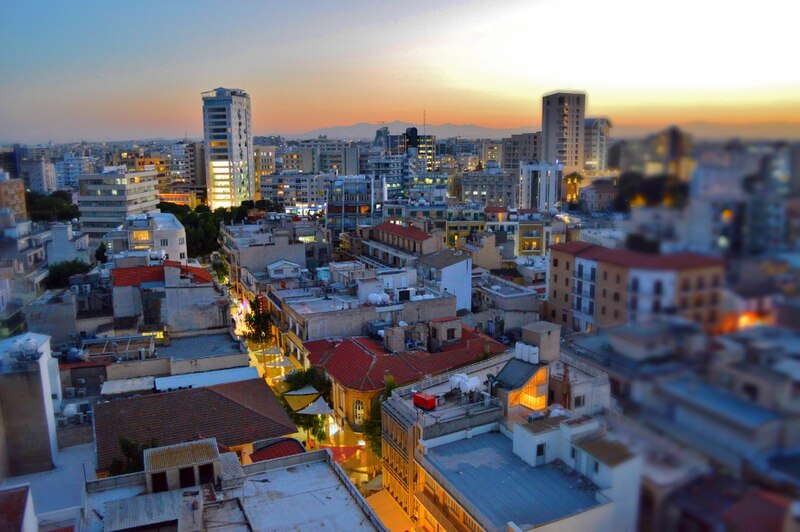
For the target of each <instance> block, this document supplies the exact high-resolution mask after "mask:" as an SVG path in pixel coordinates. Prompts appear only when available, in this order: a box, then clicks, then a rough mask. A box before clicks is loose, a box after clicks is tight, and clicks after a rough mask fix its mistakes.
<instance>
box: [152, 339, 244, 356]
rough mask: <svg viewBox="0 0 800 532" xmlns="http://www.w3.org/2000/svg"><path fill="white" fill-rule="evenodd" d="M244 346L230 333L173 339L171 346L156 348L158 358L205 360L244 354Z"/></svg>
mask: <svg viewBox="0 0 800 532" xmlns="http://www.w3.org/2000/svg"><path fill="white" fill-rule="evenodd" d="M242 349H243V348H242V344H241V343H240V342H239V341H237V340H234V339H233V338H232V337H231V335H230V334H228V333H218V334H206V335H202V336H187V337H184V338H172V339H171V340H170V345H160V346H158V347H157V348H156V351H157V353H158V358H174V359H189V358H205V357H215V356H222V355H231V354H240V353H244V351H243V350H242Z"/></svg>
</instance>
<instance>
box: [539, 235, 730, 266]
mask: <svg viewBox="0 0 800 532" xmlns="http://www.w3.org/2000/svg"><path fill="white" fill-rule="evenodd" d="M550 249H551V250H553V251H561V252H565V253H569V254H571V255H574V256H576V257H579V258H583V259H589V260H596V261H598V262H607V263H610V264H616V265H618V266H626V267H628V268H638V269H646V270H691V269H697V268H711V267H722V266H723V265H724V262H723V261H722V259H720V258H718V257H711V256H707V255H701V254H699V253H672V254H667V255H658V254H650V253H642V252H639V251H630V250H627V249H610V248H605V247H603V246H598V245H595V244H590V243H588V242H566V243H564V244H555V245H553V246H551V247H550Z"/></svg>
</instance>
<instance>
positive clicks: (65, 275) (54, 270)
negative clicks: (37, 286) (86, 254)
mask: <svg viewBox="0 0 800 532" xmlns="http://www.w3.org/2000/svg"><path fill="white" fill-rule="evenodd" d="M47 269H48V275H47V288H66V287H67V286H68V285H69V278H70V277H72V276H73V275H78V274H80V273H86V272H88V271H89V270H91V269H92V266H91V265H90V264H86V263H85V262H83V261H82V260H80V259H73V260H66V261H63V262H57V263H55V264H51V265H50V266H49V267H48V268H47Z"/></svg>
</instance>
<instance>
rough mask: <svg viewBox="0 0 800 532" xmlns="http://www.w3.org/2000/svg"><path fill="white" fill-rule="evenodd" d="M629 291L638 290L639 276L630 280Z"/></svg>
mask: <svg viewBox="0 0 800 532" xmlns="http://www.w3.org/2000/svg"><path fill="white" fill-rule="evenodd" d="M631 291H632V292H638V291H639V278H638V277H634V278H633V280H632V281H631Z"/></svg>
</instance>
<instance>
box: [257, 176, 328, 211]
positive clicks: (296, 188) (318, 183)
mask: <svg viewBox="0 0 800 532" xmlns="http://www.w3.org/2000/svg"><path fill="white" fill-rule="evenodd" d="M333 179H334V175H333V174H304V173H303V172H297V171H294V172H281V173H280V174H267V175H264V176H262V177H261V198H262V199H265V200H267V201H271V202H274V203H277V204H279V205H281V206H282V207H283V210H284V211H285V212H289V213H292V214H297V215H302V216H307V215H310V214H318V213H321V212H322V211H323V210H325V200H326V197H327V194H328V188H329V187H330V184H331V183H332V182H333Z"/></svg>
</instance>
